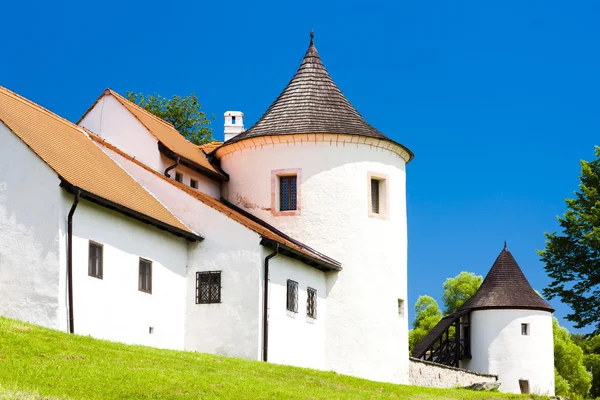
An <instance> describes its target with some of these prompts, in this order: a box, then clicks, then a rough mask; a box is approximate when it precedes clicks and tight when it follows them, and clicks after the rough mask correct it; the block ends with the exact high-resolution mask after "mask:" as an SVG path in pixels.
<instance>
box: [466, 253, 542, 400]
mask: <svg viewBox="0 0 600 400" xmlns="http://www.w3.org/2000/svg"><path fill="white" fill-rule="evenodd" d="M461 310H462V311H467V310H468V311H469V312H470V314H469V329H470V338H471V357H472V358H471V359H470V360H469V359H463V360H462V362H461V367H463V368H465V369H469V370H472V371H476V372H482V373H489V374H495V375H498V380H499V382H500V389H499V390H500V391H501V392H508V393H534V394H542V395H554V339H553V335H552V312H553V311H554V310H553V309H552V307H550V305H549V304H548V303H547V302H546V301H545V300H544V299H543V298H542V297H541V296H540V295H538V294H537V293H536V292H535V291H534V290H533V288H532V287H531V285H530V284H529V282H528V281H527V278H525V275H524V274H523V271H521V268H519V265H518V264H517V262H516V261H515V259H514V257H513V256H512V254H511V253H510V252H509V251H508V249H507V248H506V246H505V247H504V250H502V252H501V253H500V255H499V256H498V258H497V259H496V261H495V262H494V265H493V266H492V269H491V270H490V272H489V273H488V274H487V276H486V277H485V280H484V281H483V283H482V284H481V287H480V288H479V290H478V291H477V293H475V295H473V297H472V298H471V299H469V300H468V301H467V302H466V303H465V304H464V305H463V306H462V307H461Z"/></svg>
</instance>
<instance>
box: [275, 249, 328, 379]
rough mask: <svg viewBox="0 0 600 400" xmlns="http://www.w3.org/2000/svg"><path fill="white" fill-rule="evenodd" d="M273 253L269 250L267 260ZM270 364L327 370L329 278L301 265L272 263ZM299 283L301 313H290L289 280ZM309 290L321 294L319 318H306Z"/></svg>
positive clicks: (280, 259)
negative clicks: (326, 343) (288, 299)
mask: <svg viewBox="0 0 600 400" xmlns="http://www.w3.org/2000/svg"><path fill="white" fill-rule="evenodd" d="M270 253H272V250H270V249H265V251H264V254H263V258H264V257H265V256H267V255H268V254H270ZM269 275H270V283H269V349H268V350H269V356H268V359H269V362H274V363H279V364H289V365H296V366H300V367H309V368H315V369H324V368H325V322H326V321H327V298H326V297H325V293H326V292H327V285H326V275H325V273H324V272H322V271H319V270H317V269H315V268H313V267H310V266H308V265H306V264H304V263H302V262H300V261H297V260H294V259H291V258H288V257H285V256H280V255H278V256H276V257H273V258H272V259H271V260H270V262H269ZM288 279H291V280H293V281H296V282H298V313H294V312H290V311H288V310H287V306H286V305H287V280H288ZM307 287H311V288H313V289H316V290H317V318H316V319H313V318H309V317H307V315H306V302H307Z"/></svg>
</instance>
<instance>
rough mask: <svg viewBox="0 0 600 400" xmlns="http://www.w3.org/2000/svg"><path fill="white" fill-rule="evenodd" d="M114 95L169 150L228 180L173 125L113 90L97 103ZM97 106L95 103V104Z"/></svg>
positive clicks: (108, 90) (214, 175)
mask: <svg viewBox="0 0 600 400" xmlns="http://www.w3.org/2000/svg"><path fill="white" fill-rule="evenodd" d="M107 94H109V95H112V96H114V98H115V99H117V101H118V102H119V103H121V104H122V105H123V106H124V107H125V108H126V109H127V110H128V111H129V112H130V113H131V114H132V115H133V116H134V117H135V118H136V119H137V120H138V121H140V123H141V124H142V125H144V127H146V129H148V131H149V132H150V133H151V134H152V135H153V136H154V137H155V138H156V139H157V140H158V141H159V142H160V143H162V144H163V145H164V146H165V147H166V148H167V149H168V150H170V151H171V152H173V153H175V155H176V156H177V155H179V156H181V157H182V158H184V159H186V160H187V161H188V162H191V163H192V164H195V166H197V167H198V168H199V169H200V170H201V171H202V172H204V173H206V174H207V175H208V176H210V177H212V178H217V179H220V180H226V179H227V175H226V174H225V173H223V171H221V170H220V169H219V168H218V167H216V166H214V165H212V164H211V163H210V162H209V161H208V159H207V158H206V155H205V154H204V153H203V152H202V151H201V150H200V149H199V148H198V146H196V145H195V144H193V143H191V142H188V141H187V140H186V139H185V138H184V137H183V136H182V135H181V134H180V133H179V132H178V131H177V129H175V127H174V126H173V125H171V124H170V123H168V122H166V121H164V120H162V119H160V118H158V117H157V116H156V115H154V114H152V113H150V112H148V111H146V110H145V109H143V108H142V107H140V106H138V105H137V104H135V103H133V102H131V101H129V100H127V99H126V98H125V97H123V96H121V95H120V94H119V93H117V92H115V91H114V90H111V89H106V90H105V91H104V93H102V95H101V96H100V97H99V98H98V100H96V103H97V102H98V101H99V100H100V99H101V98H102V97H103V96H105V95H107ZM94 104H95V103H94ZM93 107H94V105H92V107H90V109H88V111H86V113H85V114H84V115H83V116H82V117H81V118H80V120H79V121H81V120H82V119H83V118H84V117H85V115H87V113H88V112H89V111H90V110H91V109H92V108H93Z"/></svg>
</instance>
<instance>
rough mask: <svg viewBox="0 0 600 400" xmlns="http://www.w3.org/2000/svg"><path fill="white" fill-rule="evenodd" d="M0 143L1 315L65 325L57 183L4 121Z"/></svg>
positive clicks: (40, 323)
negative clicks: (61, 293) (62, 310)
mask: <svg viewBox="0 0 600 400" xmlns="http://www.w3.org/2000/svg"><path fill="white" fill-rule="evenodd" d="M0 142H1V143H2V146H0V160H1V162H0V315H2V316H5V317H10V318H15V319H19V320H22V321H28V322H31V323H34V324H38V325H42V326H46V327H48V328H53V329H64V327H65V326H66V314H64V313H62V312H61V304H63V305H64V299H63V298H61V297H60V296H59V293H60V288H61V285H64V282H61V277H60V275H59V265H60V247H59V246H60V237H59V230H58V226H59V213H60V207H61V202H60V194H59V193H60V191H61V190H62V189H60V188H59V186H58V185H59V183H60V181H59V179H58V177H57V175H56V173H55V172H54V171H53V170H52V169H51V168H50V167H48V166H47V165H46V163H44V162H43V161H42V160H41V159H40V158H39V157H38V156H37V155H36V154H35V153H34V152H33V151H31V150H30V149H29V148H28V147H27V145H25V143H23V142H22V141H21V139H19V138H18V137H17V136H16V135H15V134H14V133H12V132H11V131H10V130H9V129H8V128H7V127H6V125H4V124H3V123H2V122H0ZM40 199H43V201H40Z"/></svg>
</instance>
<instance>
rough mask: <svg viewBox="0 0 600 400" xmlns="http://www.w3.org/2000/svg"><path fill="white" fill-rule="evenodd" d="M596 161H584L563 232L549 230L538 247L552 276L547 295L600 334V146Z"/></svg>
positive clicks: (577, 323)
mask: <svg viewBox="0 0 600 400" xmlns="http://www.w3.org/2000/svg"><path fill="white" fill-rule="evenodd" d="M595 153H596V160H594V161H591V162H588V161H583V160H582V161H581V176H580V177H579V180H580V184H579V189H578V190H577V191H576V192H575V198H573V199H567V200H566V203H567V211H566V212H565V214H564V216H562V217H558V221H559V224H560V226H561V228H562V233H561V234H557V233H556V232H554V233H546V247H545V248H544V250H539V251H538V252H539V254H540V257H541V260H542V261H543V262H544V263H545V264H546V267H545V268H546V272H547V273H548V275H549V276H550V278H551V279H552V282H551V283H550V285H549V286H548V287H547V288H545V289H544V295H546V297H548V298H550V299H552V298H554V297H557V296H558V297H560V299H561V300H562V302H564V303H566V304H568V305H569V306H571V309H572V310H573V312H572V313H571V314H569V315H567V317H566V318H567V319H568V320H569V321H573V322H575V326H576V327H577V328H583V327H586V326H590V325H592V326H593V327H594V329H595V333H596V334H598V333H600V268H598V265H600V147H598V146H596V149H595Z"/></svg>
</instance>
